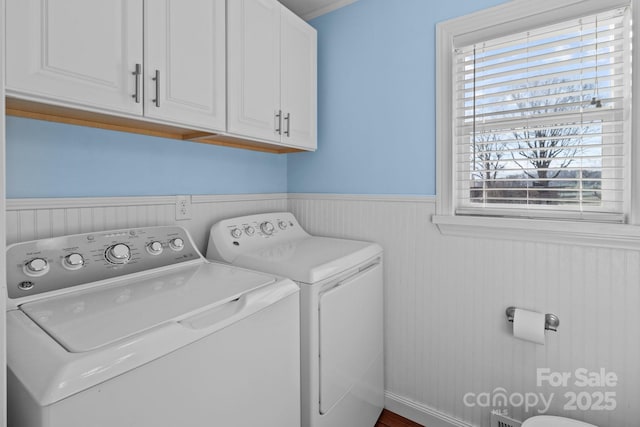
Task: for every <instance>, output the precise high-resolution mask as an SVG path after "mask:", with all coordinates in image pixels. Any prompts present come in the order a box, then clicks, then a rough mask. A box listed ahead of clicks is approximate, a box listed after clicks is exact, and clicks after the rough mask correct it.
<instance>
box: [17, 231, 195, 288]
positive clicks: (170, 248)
mask: <svg viewBox="0 0 640 427" xmlns="http://www.w3.org/2000/svg"><path fill="white" fill-rule="evenodd" d="M201 258H202V255H200V253H199V252H198V250H197V249H196V248H195V247H194V246H193V243H192V241H191V238H190V237H189V234H188V233H187V231H186V230H185V229H184V228H182V227H176V226H167V227H145V228H132V229H126V230H115V231H104V232H97V233H87V234H76V235H71V236H62V237H54V238H51V239H43V240H34V241H31V242H24V243H16V244H14V245H11V246H9V247H8V248H7V287H8V293H9V298H12V299H15V298H21V297H25V296H30V295H37V294H40V293H43V292H50V291H55V290H59V289H64V288H69V287H72V286H77V285H83V284H86V283H91V282H95V281H98V280H104V279H109V278H114V277H118V276H123V275H125V274H131V273H138V272H141V271H146V270H150V269H153V268H158V267H164V266H168V265H174V264H178V263H181V262H186V261H191V260H196V259H201Z"/></svg>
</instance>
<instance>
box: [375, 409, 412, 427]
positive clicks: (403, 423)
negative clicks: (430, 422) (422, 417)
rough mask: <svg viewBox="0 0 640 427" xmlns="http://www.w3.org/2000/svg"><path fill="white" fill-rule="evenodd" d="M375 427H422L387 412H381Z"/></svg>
mask: <svg viewBox="0 0 640 427" xmlns="http://www.w3.org/2000/svg"><path fill="white" fill-rule="evenodd" d="M375 427H423V426H422V425H421V424H416V423H414V422H413V421H411V420H408V419H406V418H404V417H401V416H400V415H398V414H394V413H393V412H390V411H387V410H386V409H385V410H383V411H382V414H381V415H380V418H379V419H378V422H377V423H376V425H375Z"/></svg>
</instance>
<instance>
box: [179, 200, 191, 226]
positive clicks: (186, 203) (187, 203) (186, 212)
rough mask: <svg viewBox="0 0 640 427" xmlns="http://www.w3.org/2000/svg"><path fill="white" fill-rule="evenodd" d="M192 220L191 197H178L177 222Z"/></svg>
mask: <svg viewBox="0 0 640 427" xmlns="http://www.w3.org/2000/svg"><path fill="white" fill-rule="evenodd" d="M185 219H191V196H176V221H182V220H185Z"/></svg>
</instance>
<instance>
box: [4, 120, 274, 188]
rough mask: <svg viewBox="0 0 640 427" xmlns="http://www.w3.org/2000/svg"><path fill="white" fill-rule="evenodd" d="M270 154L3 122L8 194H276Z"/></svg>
mask: <svg viewBox="0 0 640 427" xmlns="http://www.w3.org/2000/svg"><path fill="white" fill-rule="evenodd" d="M286 162H287V159H286V156H283V155H277V154H267V153H259V152H255V151H247V150H238V149H233V148H226V147H218V146H214V145H207V144H197V143H193V142H186V141H177V140H172V139H164V138H155V137H149V136H143V135H135V134H130V133H122V132H114V131H106V130H100V129H92V128H85V127H79V126H70V125H63V124H58V123H50V122H43V121H38V120H29V119H21V118H17V117H7V172H6V173H7V197H9V198H23V197H84V196H87V197H88V196H95V197H98V196H145V195H171V194H236V193H280V192H286V191H287V163H286Z"/></svg>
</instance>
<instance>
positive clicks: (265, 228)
mask: <svg viewBox="0 0 640 427" xmlns="http://www.w3.org/2000/svg"><path fill="white" fill-rule="evenodd" d="M260 230H262V232H263V233H264V234H266V235H267V236H271V235H272V234H273V231H274V230H275V227H274V226H273V224H271V223H270V222H269V221H265V222H263V223H262V224H260Z"/></svg>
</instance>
